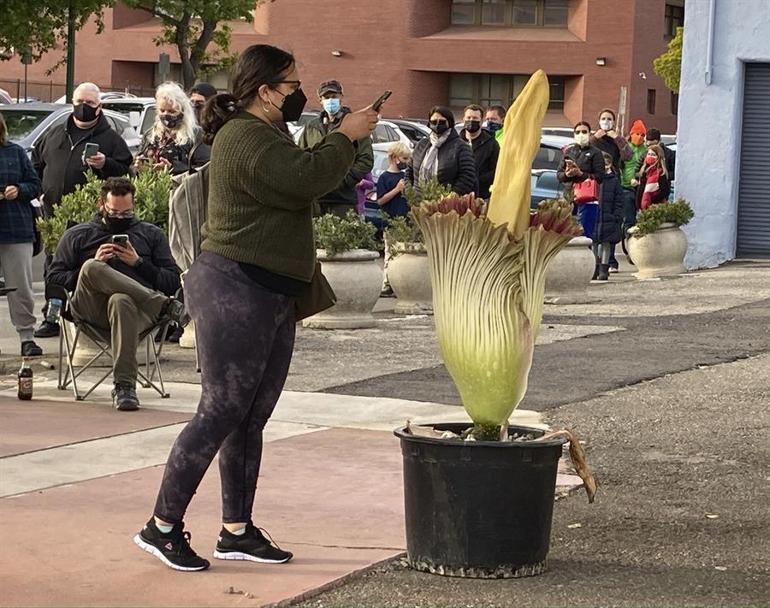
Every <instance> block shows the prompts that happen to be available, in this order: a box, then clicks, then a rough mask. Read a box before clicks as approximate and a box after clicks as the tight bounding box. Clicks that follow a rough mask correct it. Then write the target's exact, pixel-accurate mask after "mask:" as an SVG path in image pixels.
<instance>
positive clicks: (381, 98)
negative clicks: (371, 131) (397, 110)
mask: <svg viewBox="0 0 770 608" xmlns="http://www.w3.org/2000/svg"><path fill="white" fill-rule="evenodd" d="M391 95H393V91H385V92H384V93H383V94H382V95H380V96H379V98H378V99H377V101H375V102H374V103H373V104H372V110H374V111H375V112H379V111H380V108H381V107H382V104H384V103H385V102H386V101H387V100H388V97H390V96H391Z"/></svg>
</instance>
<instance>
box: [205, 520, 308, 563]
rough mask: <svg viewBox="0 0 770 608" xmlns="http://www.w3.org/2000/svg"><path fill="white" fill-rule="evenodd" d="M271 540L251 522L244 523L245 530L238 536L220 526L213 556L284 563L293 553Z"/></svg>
mask: <svg viewBox="0 0 770 608" xmlns="http://www.w3.org/2000/svg"><path fill="white" fill-rule="evenodd" d="M268 536H269V535H268ZM271 541H272V539H270V540H267V539H266V538H265V537H264V536H263V534H262V532H261V531H260V529H259V528H255V527H254V525H253V524H252V523H251V522H249V523H247V524H246V532H244V533H243V534H241V535H240V536H238V535H237V534H233V533H231V532H228V531H227V529H226V528H222V531H221V532H220V533H219V538H218V539H217V548H216V550H215V551H214V557H216V558H217V559H235V560H247V561H250V562H259V563H261V564H285V563H286V562H288V561H289V560H290V559H291V558H292V557H294V554H292V553H290V552H289V551H284V550H283V549H281V548H280V547H278V546H277V545H276V544H275V542H274V541H272V542H271Z"/></svg>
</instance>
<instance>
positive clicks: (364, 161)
mask: <svg viewBox="0 0 770 608" xmlns="http://www.w3.org/2000/svg"><path fill="white" fill-rule="evenodd" d="M317 92H318V101H319V103H320V104H321V107H322V108H323V110H322V111H321V113H320V115H319V116H318V117H316V118H314V119H313V120H311V121H310V122H309V123H308V124H307V125H306V126H305V128H304V129H303V130H302V134H301V135H300V138H299V141H298V142H297V143H298V145H299V147H300V148H305V149H310V148H313V147H315V146H316V145H317V144H319V143H320V142H321V141H323V139H324V138H325V137H326V136H327V135H329V134H330V133H333V132H334V131H336V130H337V129H338V128H339V126H340V124H341V123H342V119H343V118H344V117H345V115H346V114H349V113H350V108H347V107H345V106H344V105H343V104H342V98H343V97H344V92H343V88H342V84H340V83H339V82H338V81H336V80H327V81H326V82H322V83H321V85H320V86H319V87H318V91H317ZM373 166H374V152H373V151H372V140H371V138H370V137H367V138H365V139H362V140H360V141H358V143H357V146H356V158H355V161H354V162H353V166H352V167H351V169H350V171H348V174H347V175H346V176H345V179H343V180H342V183H341V184H340V185H339V186H338V187H337V188H336V189H335V190H333V191H332V192H328V193H326V194H324V195H323V196H322V197H321V198H320V199H318V203H317V205H316V209H315V214H316V215H326V214H327V213H331V214H333V215H339V216H341V217H344V216H345V215H346V214H347V212H348V211H349V210H350V209H356V205H357V197H356V185H357V184H358V183H359V182H360V181H361V180H362V179H363V178H364V176H365V175H366V174H368V173H369V172H370V171H371V170H372V167H373Z"/></svg>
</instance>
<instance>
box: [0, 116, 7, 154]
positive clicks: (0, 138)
mask: <svg viewBox="0 0 770 608" xmlns="http://www.w3.org/2000/svg"><path fill="white" fill-rule="evenodd" d="M7 138H8V127H7V126H5V118H3V113H2V112H0V146H4V145H5V143H6V141H5V140H6V139H7Z"/></svg>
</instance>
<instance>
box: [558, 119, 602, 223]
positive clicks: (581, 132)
mask: <svg viewBox="0 0 770 608" xmlns="http://www.w3.org/2000/svg"><path fill="white" fill-rule="evenodd" d="M574 131H575V143H574V144H573V145H571V146H568V147H567V149H566V150H565V151H564V158H563V159H562V161H561V164H560V165H559V170H558V171H557V172H556V178H557V179H558V180H559V181H560V182H561V183H563V184H572V188H573V194H575V198H574V202H575V211H576V213H577V216H578V219H579V220H580V225H581V226H582V227H583V234H584V235H585V236H587V237H588V238H592V237H593V234H594V228H595V226H596V219H597V217H598V215H599V184H601V183H602V180H603V179H604V175H605V171H604V159H603V157H602V153H601V151H600V150H599V149H597V148H596V147H594V146H592V145H591V143H590V137H591V125H590V124H588V123H587V122H585V121H581V122H579V123H577V124H576V125H575V129H574ZM587 180H594V182H595V184H596V191H595V195H594V196H593V197H587V196H586V195H582V198H581V196H578V195H577V193H576V190H575V185H576V184H582V183H583V182H586V181H587Z"/></svg>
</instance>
